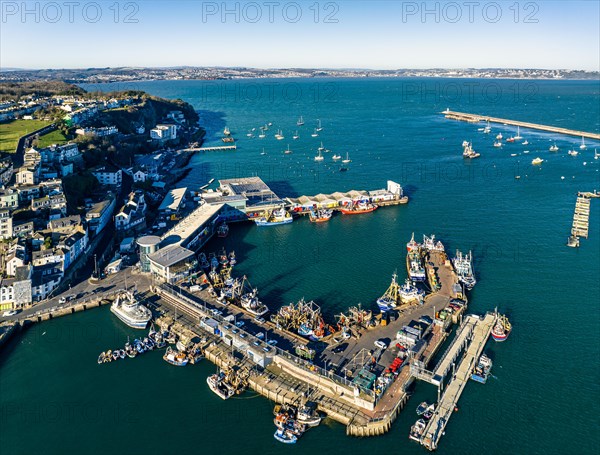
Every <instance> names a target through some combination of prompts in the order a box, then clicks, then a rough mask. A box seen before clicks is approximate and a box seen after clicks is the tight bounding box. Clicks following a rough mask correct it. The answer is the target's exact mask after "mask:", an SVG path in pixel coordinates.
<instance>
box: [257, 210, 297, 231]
mask: <svg viewBox="0 0 600 455" xmlns="http://www.w3.org/2000/svg"><path fill="white" fill-rule="evenodd" d="M292 221H294V219H293V218H292V215H290V214H289V213H288V212H286V211H285V209H284V208H283V207H281V208H278V209H276V210H273V211H271V212H270V213H269V214H268V215H267V216H263V217H260V218H258V219H256V220H254V222H255V223H256V225H257V226H277V225H279V224H289V223H291V222H292Z"/></svg>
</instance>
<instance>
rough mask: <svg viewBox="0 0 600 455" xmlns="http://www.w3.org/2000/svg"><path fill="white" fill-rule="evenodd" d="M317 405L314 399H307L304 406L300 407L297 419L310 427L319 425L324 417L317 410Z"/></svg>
mask: <svg viewBox="0 0 600 455" xmlns="http://www.w3.org/2000/svg"><path fill="white" fill-rule="evenodd" d="M316 408H317V405H316V403H314V402H312V401H307V402H306V403H305V404H304V406H302V407H301V408H300V409H298V412H297V413H296V420H297V421H298V422H299V423H301V424H303V425H306V426H308V427H317V426H319V424H320V423H321V420H323V418H322V417H321V416H320V415H319V414H318V412H317V409H316Z"/></svg>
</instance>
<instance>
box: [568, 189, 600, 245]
mask: <svg viewBox="0 0 600 455" xmlns="http://www.w3.org/2000/svg"><path fill="white" fill-rule="evenodd" d="M596 197H600V194H598V193H596V192H593V193H590V192H579V193H578V194H577V200H576V201H575V212H574V213H573V225H572V227H571V235H570V236H569V239H568V241H567V246H570V247H572V248H576V247H578V246H579V237H584V238H586V239H587V238H588V234H589V226H590V199H591V198H596Z"/></svg>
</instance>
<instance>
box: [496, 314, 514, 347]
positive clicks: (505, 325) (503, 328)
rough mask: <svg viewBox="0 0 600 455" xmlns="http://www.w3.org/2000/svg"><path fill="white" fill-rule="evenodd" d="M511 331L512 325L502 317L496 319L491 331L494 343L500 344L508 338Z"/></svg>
mask: <svg viewBox="0 0 600 455" xmlns="http://www.w3.org/2000/svg"><path fill="white" fill-rule="evenodd" d="M511 330H512V325H511V323H510V322H509V320H508V318H507V317H506V316H504V315H501V316H499V317H498V321H497V322H496V325H495V326H494V328H493V329H492V338H493V339H494V341H498V342H502V341H505V340H506V339H507V338H508V335H510V332H511Z"/></svg>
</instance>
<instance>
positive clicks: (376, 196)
mask: <svg viewBox="0 0 600 455" xmlns="http://www.w3.org/2000/svg"><path fill="white" fill-rule="evenodd" d="M285 202H286V208H287V209H288V211H289V212H290V213H292V214H293V215H307V214H308V213H310V212H311V211H312V210H314V209H315V208H319V209H331V210H334V211H336V210H341V209H343V208H346V207H347V206H350V205H352V204H356V203H361V202H370V203H373V204H377V205H378V206H380V207H385V206H391V205H400V204H408V196H405V195H404V190H403V189H402V186H400V184H399V183H396V182H393V181H391V180H388V181H387V188H386V189H380V190H372V191H358V190H351V191H348V192H346V193H342V192H339V191H338V192H335V193H332V194H323V193H321V194H317V195H316V196H300V197H297V198H290V197H287V198H285Z"/></svg>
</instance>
